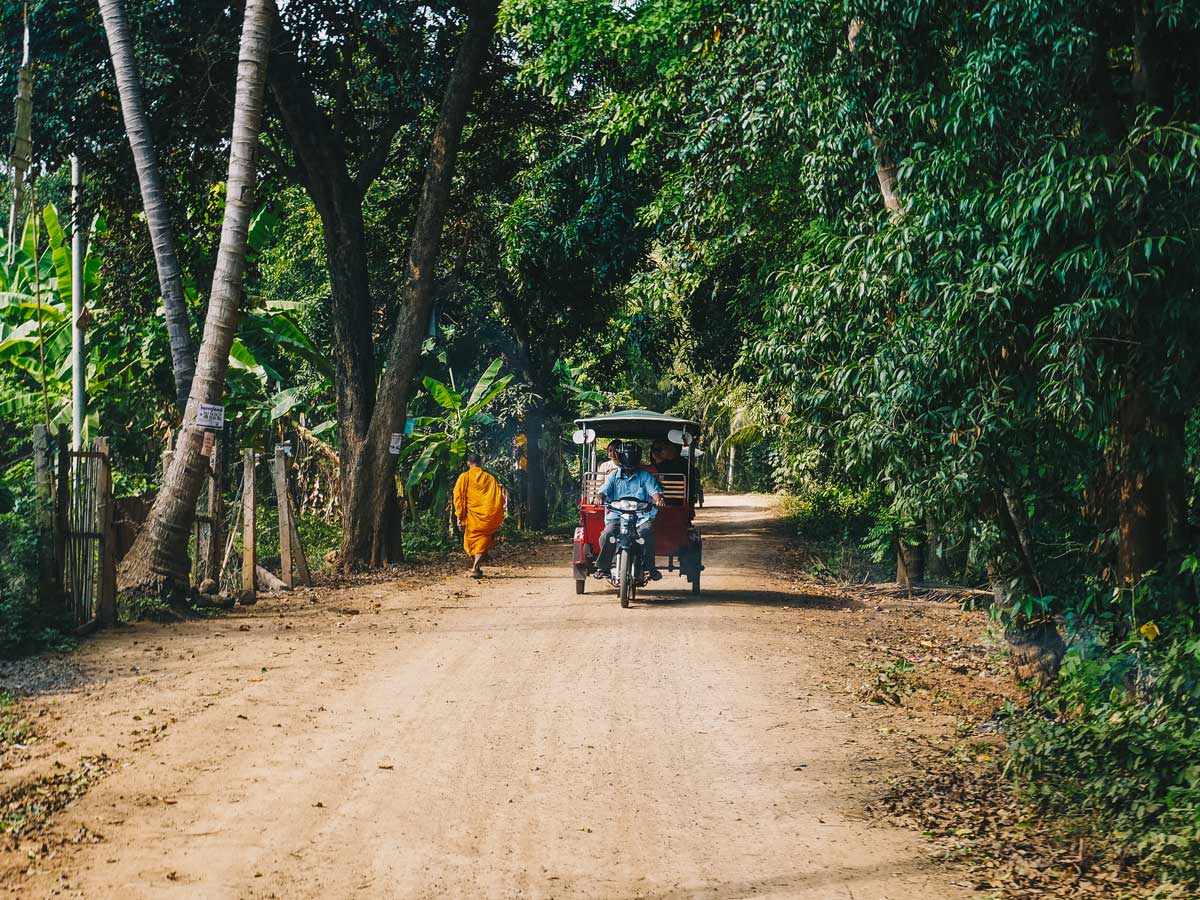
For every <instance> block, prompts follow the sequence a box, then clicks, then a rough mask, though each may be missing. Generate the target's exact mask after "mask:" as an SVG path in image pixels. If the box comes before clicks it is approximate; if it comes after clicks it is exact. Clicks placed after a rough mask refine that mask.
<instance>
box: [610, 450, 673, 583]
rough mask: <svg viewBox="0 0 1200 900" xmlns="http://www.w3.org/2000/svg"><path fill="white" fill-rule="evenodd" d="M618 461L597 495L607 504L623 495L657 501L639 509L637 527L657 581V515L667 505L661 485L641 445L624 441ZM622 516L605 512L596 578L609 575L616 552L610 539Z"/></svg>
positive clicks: (646, 560) (644, 562) (644, 564)
mask: <svg viewBox="0 0 1200 900" xmlns="http://www.w3.org/2000/svg"><path fill="white" fill-rule="evenodd" d="M617 463H618V465H619V466H620V468H619V469H614V470H613V471H612V472H610V473H609V474H608V478H606V479H605V480H604V485H603V486H602V487H601V488H600V490H599V492H598V494H597V496H598V498H599V500H600V502H601V503H604V504H608V502H609V501H611V500H620V499H621V498H623V497H636V498H637V499H639V500H647V501H650V502H651V503H653V504H654V505H653V506H651V507H650V509H648V510H646V511H645V512H642V513H638V520H637V530H638V537H640V538H641V539H642V540H643V542H644V543H643V545H642V548H643V549H642V568H643V569H645V570H648V571H649V572H650V580H651V581H658V580H659V579H660V578H662V573H661V572H659V571H658V566H657V565H656V564H655V559H654V517H655V515H657V513H658V509H659V508H661V507H662V506H665V505H666V503H665V501H664V500H663V495H662V485H661V484H659V483H658V479H657V478H655V477H654V476H653V475H652V474H651V473H649V472H647V471H646V470H645V469H643V468H642V467H641V464H642V448H641V447H639V446H638V445H637V444H635V443H632V442H630V441H625V442H623V443H622V444H621V448H620V450H618V451H617ZM620 520H621V517H620V516H619V515H618V514H617V513H616V512H614V511H612V510H609V511H607V512H606V513H605V515H604V531H602V532H601V533H600V556H599V557H598V558H597V559H596V571H595V573H594V575H593V577H594V578H598V579H601V580H603V579H607V578H608V577H609V571H610V570H611V569H612V560H613V554H615V553H616V552H617V544H616V541H614V540H611V539H612V538H615V537H616V536H617V530H618V529H619V528H620Z"/></svg>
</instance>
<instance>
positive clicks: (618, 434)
mask: <svg viewBox="0 0 1200 900" xmlns="http://www.w3.org/2000/svg"><path fill="white" fill-rule="evenodd" d="M575 424H576V426H578V427H579V428H590V429H592V430H593V431H594V432H596V437H598V438H599V437H604V438H622V437H624V438H655V437H664V438H665V437H666V436H667V432H669V431H671V430H672V429H675V428H678V429H679V430H681V431H687V432H688V433H690V434H691V435H692V437H694V438H698V437H700V423H699V422H693V421H691V420H690V419H681V418H679V417H678V416H666V415H663V414H662V413H657V412H654V411H653V410H649V409H625V410H621V411H620V412H614V413H609V414H608V415H605V416H590V417H588V418H584V419H576V420H575Z"/></svg>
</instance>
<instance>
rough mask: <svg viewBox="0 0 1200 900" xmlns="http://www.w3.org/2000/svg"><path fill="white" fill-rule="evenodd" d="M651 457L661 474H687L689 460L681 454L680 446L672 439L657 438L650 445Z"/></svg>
mask: <svg viewBox="0 0 1200 900" xmlns="http://www.w3.org/2000/svg"><path fill="white" fill-rule="evenodd" d="M650 458H651V459H652V460H654V467H655V469H657V470H658V474H660V475H686V474H687V473H688V464H687V460H686V459H684V458H683V457H682V456H680V455H679V447H678V445H676V444H673V443H671V442H670V441H664V440H657V441H655V442H654V443H653V444H651V445H650Z"/></svg>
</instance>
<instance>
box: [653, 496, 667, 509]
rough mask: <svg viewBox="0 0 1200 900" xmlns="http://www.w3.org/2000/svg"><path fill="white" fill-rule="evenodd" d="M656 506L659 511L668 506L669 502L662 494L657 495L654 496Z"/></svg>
mask: <svg viewBox="0 0 1200 900" xmlns="http://www.w3.org/2000/svg"><path fill="white" fill-rule="evenodd" d="M654 505H655V506H657V507H658V508H659V509H662V508H663V507H664V506H666V505H667V501H666V500H664V499H663V495H662V494H655V495H654Z"/></svg>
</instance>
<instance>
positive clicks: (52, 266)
mask: <svg viewBox="0 0 1200 900" xmlns="http://www.w3.org/2000/svg"><path fill="white" fill-rule="evenodd" d="M40 219H41V221H39V216H38V215H37V214H36V213H31V214H30V216H29V218H28V219H27V220H26V222H25V227H24V229H23V230H22V234H21V241H20V243H19V245H18V246H17V247H15V248H11V253H10V248H9V247H8V246H7V245H6V242H5V241H4V239H3V238H0V364H3V365H7V366H11V367H12V368H11V370H10V371H11V372H13V375H12V376H10V377H9V378H8V379H7V381H8V384H7V385H6V387H5V390H3V391H0V416H18V415H20V414H22V413H27V412H29V411H30V410H33V409H36V408H39V407H40V406H41V405H42V403H43V389H44V391H45V402H46V403H48V404H49V407H50V409H49V414H50V419H51V421H52V422H68V421H69V420H70V396H71V321H70V320H71V245H70V238H69V236H68V235H67V234H66V233H65V232H64V230H63V228H62V225H61V223H60V221H59V218H58V210H57V209H56V208H55V207H54V205H53V204H49V205H47V206H46V207H44V208H43V209H42V211H41V215H40ZM43 225H44V227H45V231H46V236H47V240H46V242H45V243H44V244H43V243H42V242H41V241H40V240H39V238H40V236H41V230H42V227H43ZM104 229H105V223H104V219H103V217H101V216H97V217H96V219H95V220H94V221H93V222H92V227H91V237H92V239H94V238H95V237H96V235H97V234H99V233H100V232H103V231H104ZM92 239H89V241H88V248H89V249H88V253H87V255H86V256H85V258H84V265H83V280H84V285H83V295H84V300H85V304H86V303H87V301H88V299H89V298H91V297H93V296H94V295H95V293H96V292H97V290H98V288H99V285H100V258H99V256H98V255H97V254H96V253H95V252H93V251H92V249H91V248H92V246H93V243H94V241H93V240H92ZM106 354H107V347H106V346H101V347H98V348H95V349H94V351H93V352H92V354H91V355H90V356H89V359H88V369H89V372H88V374H89V379H90V378H91V377H93V376H98V375H99V374H100V373H102V372H105V371H107V370H109V369H111V367H112V364H113V363H114V360H113V359H111V358H109V357H108V356H107V355H106ZM94 425H95V423H94V422H89V426H90V427H94Z"/></svg>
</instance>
